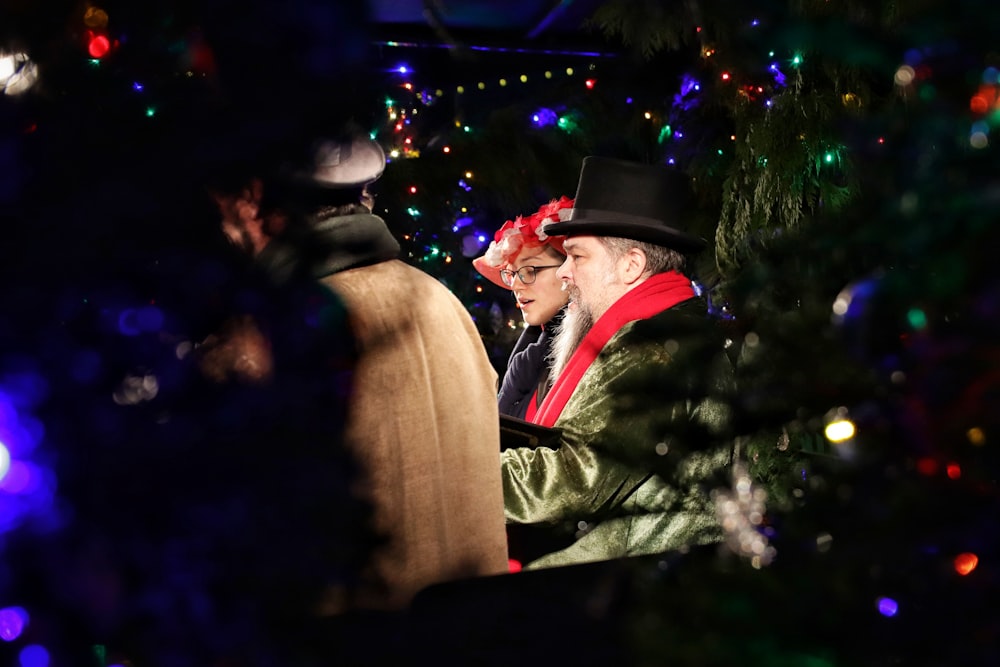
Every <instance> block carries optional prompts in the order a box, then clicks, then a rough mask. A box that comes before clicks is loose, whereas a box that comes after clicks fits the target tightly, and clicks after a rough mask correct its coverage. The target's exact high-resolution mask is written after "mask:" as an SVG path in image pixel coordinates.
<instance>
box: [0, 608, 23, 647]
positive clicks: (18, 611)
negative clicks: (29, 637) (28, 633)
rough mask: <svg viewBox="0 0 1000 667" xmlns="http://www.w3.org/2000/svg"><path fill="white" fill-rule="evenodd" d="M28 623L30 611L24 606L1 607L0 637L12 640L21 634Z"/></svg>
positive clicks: (6, 640) (7, 640) (8, 640)
mask: <svg viewBox="0 0 1000 667" xmlns="http://www.w3.org/2000/svg"><path fill="white" fill-rule="evenodd" d="M26 625H28V612H27V611H25V610H24V609H23V608H22V607H5V608H3V609H0V639H2V640H4V641H5V642H12V641H14V640H15V639H17V638H18V637H20V636H21V633H22V632H24V627H25V626H26Z"/></svg>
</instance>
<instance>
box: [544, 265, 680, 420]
mask: <svg viewBox="0 0 1000 667" xmlns="http://www.w3.org/2000/svg"><path fill="white" fill-rule="evenodd" d="M694 295H695V294H694V289H693V288H692V287H691V280H690V279H689V278H687V277H685V276H684V275H682V274H680V273H678V272H676V271H668V272H667V273H658V274H656V275H655V276H652V277H651V278H649V279H647V280H646V281H645V282H643V283H642V284H641V285H639V286H638V287H636V288H635V289H633V290H631V291H630V292H626V293H625V295H624V296H622V297H621V298H620V299H618V301H615V303H614V304H612V306H611V307H610V308H609V309H608V311H607V312H606V313H604V314H603V315H601V318H600V319H599V320H597V322H595V323H594V326H593V327H591V329H590V331H589V332H587V335H586V336H584V337H583V340H582V341H580V346H579V347H578V348H576V351H575V352H574V353H573V356H571V357H570V358H569V361H568V362H567V363H566V368H565V369H563V371H562V373H560V375H559V377H558V378H556V381H555V384H553V385H552V390H551V391H550V392H549V394H548V396H546V397H545V401H544V402H542V406H541V407H540V408H539V409H538V414H536V415H534V416H533V418H532V420H531V421H533V422H534V423H536V424H541V425H542V426H552V425H553V424H555V423H556V420H557V419H559V415H560V414H562V410H563V408H564V407H565V406H566V403H567V402H568V401H569V399H570V397H571V396H572V395H573V392H574V391H576V386H577V384H579V382H580V380H581V379H582V378H583V375H584V374H585V373H586V372H587V369H589V368H590V364H592V363H593V362H594V360H595V359H597V355H598V354H600V352H601V350H603V349H604V346H605V345H607V343H608V341H609V340H611V337H612V336H614V335H615V334H616V333H618V331H619V329H621V328H622V327H623V326H625V325H626V324H628V323H629V322H634V321H635V320H645V319H649V318H650V317H652V316H654V315H656V314H658V313H662V312H663V311H664V310H666V309H668V308H672V307H673V306H676V305H677V304H678V303H681V302H682V301H687V300H688V299H691V298H693V297H694Z"/></svg>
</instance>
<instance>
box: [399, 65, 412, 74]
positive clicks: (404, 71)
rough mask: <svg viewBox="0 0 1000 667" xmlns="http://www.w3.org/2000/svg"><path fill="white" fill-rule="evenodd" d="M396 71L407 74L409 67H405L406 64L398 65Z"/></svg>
mask: <svg viewBox="0 0 1000 667" xmlns="http://www.w3.org/2000/svg"><path fill="white" fill-rule="evenodd" d="M396 71H397V72H399V73H400V74H409V73H410V68H409V67H407V66H406V65H400V66H399V67H397V68H396Z"/></svg>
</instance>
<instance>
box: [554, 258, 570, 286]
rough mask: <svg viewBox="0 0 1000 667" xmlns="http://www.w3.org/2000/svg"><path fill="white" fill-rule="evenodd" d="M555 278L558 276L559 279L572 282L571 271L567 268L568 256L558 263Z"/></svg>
mask: <svg viewBox="0 0 1000 667" xmlns="http://www.w3.org/2000/svg"><path fill="white" fill-rule="evenodd" d="M556 278H558V279H559V280H569V281H571V282H572V280H573V273H572V272H571V271H570V269H569V257H567V258H566V259H565V260H564V261H563V263H562V264H560V265H559V268H558V269H556Z"/></svg>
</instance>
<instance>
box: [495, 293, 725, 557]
mask: <svg viewBox="0 0 1000 667" xmlns="http://www.w3.org/2000/svg"><path fill="white" fill-rule="evenodd" d="M725 347H726V340H725V335H724V332H723V331H722V329H721V327H720V325H719V323H718V322H717V321H716V320H713V319H711V318H709V317H708V316H707V315H706V313H705V308H704V304H703V302H702V301H701V300H699V299H690V300H688V301H686V302H683V303H681V304H678V305H677V306H675V307H673V308H670V309H668V310H666V311H664V312H662V313H660V314H658V315H656V316H654V317H652V318H650V319H648V320H640V321H636V322H631V323H629V324H627V325H625V326H624V327H622V329H621V330H619V331H618V332H617V333H616V334H615V335H614V336H613V337H612V338H611V339H610V340H609V341H608V343H607V344H606V345H605V347H604V349H603V350H602V351H601V353H600V355H599V356H598V358H597V359H596V360H595V361H594V363H593V364H591V366H590V368H589V369H588V370H587V372H586V373H585V374H584V376H583V377H582V378H581V380H580V383H579V385H578V386H577V388H576V391H575V392H574V393H573V395H572V396H571V397H570V399H569V401H568V402H567V404H566V406H565V407H564V408H563V411H562V413H561V415H560V416H559V419H558V420H557V422H556V423H555V427H556V428H559V429H561V430H562V435H561V438H560V443H559V444H558V445H556V446H554V447H551V448H550V447H541V448H537V449H531V448H526V447H522V448H515V449H508V450H505V451H504V452H502V453H501V456H502V463H503V465H502V468H503V482H504V504H505V513H506V520H507V522H508V523H533V524H544V523H550V524H562V525H565V524H566V522H572V523H573V524H575V525H577V527H578V528H579V532H578V533H577V539H576V541H575V542H574V543H573V544H572V545H571V546H569V547H568V548H566V549H563V550H561V551H557V552H554V553H550V554H547V555H545V556H543V557H541V558H539V559H537V560H535V561H533V562H532V563H529V564H528V567H531V568H538V567H548V566H555V565H568V564H572V563H582V562H589V561H598V560H606V559H611V558H618V557H623V556H636V555H642V554H652V553H659V552H665V551H669V550H672V549H677V548H682V547H685V546H692V545H696V544H706V543H711V542H715V541H719V540H721V538H722V531H721V528H720V526H719V523H718V520H717V519H716V514H715V509H714V505H713V502H712V500H711V497H710V493H711V490H712V489H713V488H717V487H723V486H726V485H727V484H728V482H729V466H730V465H731V457H732V446H731V445H732V438H731V436H730V433H729V412H728V409H727V405H728V398H729V393H730V392H731V389H732V382H733V372H732V365H731V363H730V361H729V358H728V356H727V354H726V352H725Z"/></svg>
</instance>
